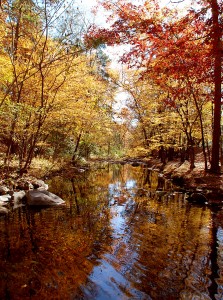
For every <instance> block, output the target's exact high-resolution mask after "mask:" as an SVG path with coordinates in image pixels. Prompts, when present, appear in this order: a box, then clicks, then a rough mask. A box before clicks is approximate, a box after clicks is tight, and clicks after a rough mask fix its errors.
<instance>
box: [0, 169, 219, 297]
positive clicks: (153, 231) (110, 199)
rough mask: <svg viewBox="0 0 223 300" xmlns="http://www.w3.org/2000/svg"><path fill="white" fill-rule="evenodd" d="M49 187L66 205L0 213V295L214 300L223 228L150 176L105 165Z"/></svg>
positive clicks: (207, 213)
mask: <svg viewBox="0 0 223 300" xmlns="http://www.w3.org/2000/svg"><path fill="white" fill-rule="evenodd" d="M49 184H50V190H51V191H52V192H54V193H56V194H57V195H59V196H60V197H62V198H63V199H65V200H66V207H65V208H64V207H62V208H48V209H43V210H30V209H28V208H27V207H20V208H19V209H17V210H15V211H12V212H11V213H10V214H9V215H8V216H4V217H0V245H1V248H0V283H1V284H0V299H30V298H31V299H97V300H98V299H103V300H106V299H112V300H114V299H155V300H156V299H158V300H159V299H160V300H161V299H162V300H165V299H167V300H168V299H173V300H174V299H185V300H186V299H187V300H189V299H214V294H216V299H222V298H221V292H222V290H223V288H222V276H221V270H222V265H223V264H222V261H223V258H222V247H223V242H222V241H223V238H222V236H223V233H222V232H223V230H222V228H221V227H220V226H218V227H217V225H216V224H215V223H214V222H213V216H212V212H211V211H210V209H209V208H207V207H198V206H192V205H190V204H188V203H187V201H186V200H185V196H184V194H183V193H181V192H179V191H177V190H176V189H175V188H174V187H173V186H172V184H171V182H169V181H165V180H164V178H163V177H162V176H160V175H159V174H157V173H155V172H151V171H150V170H148V169H147V168H143V167H137V168H133V167H131V166H123V165H112V166H109V165H105V166H103V168H100V169H95V170H94V171H91V172H86V173H81V175H80V176H76V177H74V178H73V179H71V180H70V179H65V178H61V177H55V178H53V179H52V180H51V181H50V182H49ZM213 229H216V234H213V232H214V230H213ZM215 240H216V241H217V246H216V243H214V241H215ZM213 246H214V247H215V248H214V250H215V251H213ZM215 252H216V255H214V253H215ZM216 267H217V268H218V271H219V272H218V273H217V275H216V274H215V275H214V276H213V269H214V268H215V269H216ZM216 277H218V278H216Z"/></svg>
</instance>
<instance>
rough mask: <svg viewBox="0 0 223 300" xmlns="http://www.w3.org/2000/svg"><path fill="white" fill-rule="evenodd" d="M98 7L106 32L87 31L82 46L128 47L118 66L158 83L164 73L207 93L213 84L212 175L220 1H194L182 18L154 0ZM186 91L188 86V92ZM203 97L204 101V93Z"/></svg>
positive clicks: (218, 105) (217, 103)
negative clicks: (105, 15)
mask: <svg viewBox="0 0 223 300" xmlns="http://www.w3.org/2000/svg"><path fill="white" fill-rule="evenodd" d="M100 3H101V5H102V6H103V7H104V8H105V9H106V10H108V11H110V16H109V22H110V25H111V26H110V29H105V28H95V27H93V28H91V29H90V30H89V35H88V36H87V37H86V45H87V46H89V47H97V45H98V44H100V43H107V44H109V45H114V44H122V43H124V44H130V45H131V49H130V51H129V52H127V53H126V54H125V55H124V56H123V57H122V58H121V60H122V62H124V63H128V65H129V66H130V67H133V68H137V69H141V70H142V72H143V73H144V74H145V73H147V74H150V76H151V75H152V76H153V78H155V77H156V78H155V79H156V82H157V83H158V82H159V81H160V83H161V85H162V84H164V83H165V80H166V81H167V80H168V76H169V75H171V76H172V77H174V79H175V81H181V80H182V78H183V79H184V80H185V81H186V80H188V78H189V82H188V84H189V85H190V86H191V87H192V85H193V86H194V84H196V85H199V84H202V85H203V86H204V85H207V87H206V88H207V89H212V85H213V84H215V92H214V94H215V96H213V97H214V99H215V101H214V102H215V104H214V122H213V133H212V139H213V145H212V162H211V170H212V171H213V172H218V169H219V166H218V164H219V138H220V119H221V118H220V115H221V112H220V111H221V91H220V85H221V55H222V51H221V41H220V40H221V36H222V29H221V26H220V23H221V21H220V17H221V15H220V13H221V12H222V3H221V4H219V3H218V2H217V1H216V0H214V1H197V7H196V9H195V8H191V9H189V10H187V13H185V14H178V13H177V10H174V9H172V10H171V9H170V8H167V7H165V8H163V9H161V8H160V6H159V1H155V0H154V1H150V2H148V1H144V2H143V4H142V5H135V4H132V3H130V2H128V1H116V2H113V1H106V2H105V1H101V2H100ZM210 9H211V11H212V16H211V18H210V17H209V15H210ZM213 62H214V63H213ZM213 70H214V72H213ZM202 89H203V88H202ZM202 89H201V91H202ZM192 90H193V89H192V88H191V90H190V94H191V92H192ZM207 94H208V100H209V99H210V97H209V95H210V93H207ZM194 95H195V94H194ZM199 99H200V97H199V98H197V97H196V98H195V97H192V100H193V101H195V105H196V101H197V100H199ZM197 104H198V103H197ZM199 107H201V106H199V105H196V109H197V110H198V114H199V120H200V123H201V124H200V126H201V130H202V122H203V120H202V115H201V111H200V108H199ZM211 118H212V116H210V119H211ZM202 135H203V133H202ZM202 139H203V138H202ZM203 147H204V144H203ZM204 155H205V151H204Z"/></svg>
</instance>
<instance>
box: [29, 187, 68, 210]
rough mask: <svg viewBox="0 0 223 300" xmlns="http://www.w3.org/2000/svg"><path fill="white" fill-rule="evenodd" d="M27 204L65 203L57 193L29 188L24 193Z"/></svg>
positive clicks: (48, 204)
mask: <svg viewBox="0 0 223 300" xmlns="http://www.w3.org/2000/svg"><path fill="white" fill-rule="evenodd" d="M26 197H27V204H28V205H30V206H52V205H61V204H65V201H64V200H62V199H61V198H60V197H58V196H57V195H55V194H53V193H50V192H49V191H47V190H30V191H28V192H27V193H26Z"/></svg>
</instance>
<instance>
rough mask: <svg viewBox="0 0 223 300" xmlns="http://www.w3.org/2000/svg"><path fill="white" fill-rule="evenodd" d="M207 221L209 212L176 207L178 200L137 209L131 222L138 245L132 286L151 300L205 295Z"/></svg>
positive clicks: (206, 277) (149, 204) (151, 201)
mask: <svg viewBox="0 0 223 300" xmlns="http://www.w3.org/2000/svg"><path fill="white" fill-rule="evenodd" d="M143 206H144V207H143ZM173 207H175V209H173ZM176 208H177V209H176ZM210 220H211V215H210V211H209V210H208V209H205V208H197V207H195V208H194V207H190V206H189V205H185V204H184V203H183V202H181V205H179V202H178V200H177V199H176V200H175V201H174V200H171V203H168V202H167V201H166V200H162V201H160V202H159V203H157V201H154V200H152V199H150V200H149V201H148V202H147V203H146V202H144V205H141V206H139V207H138V210H137V214H136V215H135V219H134V221H133V220H132V219H131V223H132V225H131V228H132V243H133V244H136V245H138V247H137V248H138V250H137V251H138V258H137V261H136V262H135V265H134V267H133V270H131V281H133V282H138V283H136V284H134V285H136V286H137V288H138V289H140V290H143V291H144V292H145V291H146V293H148V294H149V295H150V296H151V297H152V298H154V299H181V298H180V297H182V299H192V298H191V297H192V296H195V295H196V294H197V295H198V296H199V295H200V296H201V295H205V294H206V295H208V286H209V284H210V283H209V276H208V272H209V271H210V266H209V255H210V247H209V246H210V238H211V237H210V231H209V229H208V225H209V224H210ZM208 270H209V271H208ZM136 278H138V281H137V280H136ZM139 278H140V280H139ZM185 297H186V298H185Z"/></svg>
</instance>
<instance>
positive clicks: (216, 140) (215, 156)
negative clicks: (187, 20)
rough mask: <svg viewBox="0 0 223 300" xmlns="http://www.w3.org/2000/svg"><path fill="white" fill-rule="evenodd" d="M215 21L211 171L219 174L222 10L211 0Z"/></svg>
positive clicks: (214, 0)
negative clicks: (220, 16) (220, 15)
mask: <svg viewBox="0 0 223 300" xmlns="http://www.w3.org/2000/svg"><path fill="white" fill-rule="evenodd" d="M211 9H212V21H213V31H212V34H213V53H214V86H215V93H214V122H213V136H212V158H211V171H212V172H213V173H218V172H219V158H220V136H221V59H222V52H221V27H220V24H219V14H220V9H219V6H218V2H217V0H211Z"/></svg>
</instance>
